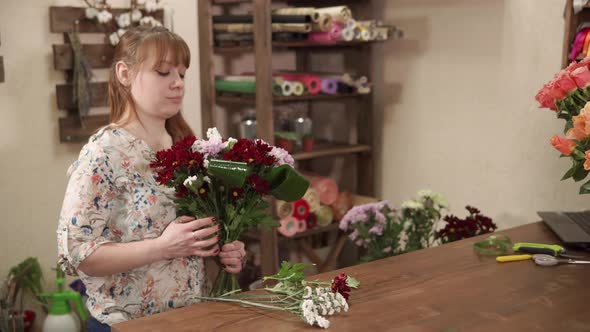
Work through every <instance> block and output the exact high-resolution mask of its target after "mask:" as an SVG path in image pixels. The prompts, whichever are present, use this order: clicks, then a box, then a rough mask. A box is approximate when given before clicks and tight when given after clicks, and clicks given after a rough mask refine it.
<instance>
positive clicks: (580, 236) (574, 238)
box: [537, 211, 590, 248]
mask: <svg viewBox="0 0 590 332" xmlns="http://www.w3.org/2000/svg"><path fill="white" fill-rule="evenodd" d="M537 214H538V215H539V217H541V218H542V219H543V221H544V222H545V224H546V225H547V226H549V228H551V230H552V231H553V232H554V233H555V234H556V235H557V237H559V239H560V240H561V241H563V243H564V244H566V245H568V246H574V247H580V248H590V211H580V212H557V211H539V212H537Z"/></svg>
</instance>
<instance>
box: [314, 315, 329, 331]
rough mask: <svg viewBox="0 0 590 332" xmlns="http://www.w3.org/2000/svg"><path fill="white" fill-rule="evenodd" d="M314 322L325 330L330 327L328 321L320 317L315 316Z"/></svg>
mask: <svg viewBox="0 0 590 332" xmlns="http://www.w3.org/2000/svg"><path fill="white" fill-rule="evenodd" d="M315 320H316V323H317V324H318V326H319V327H321V328H323V329H327V328H329V327H330V321H329V320H327V319H326V318H324V317H322V316H317V317H316V318H315Z"/></svg>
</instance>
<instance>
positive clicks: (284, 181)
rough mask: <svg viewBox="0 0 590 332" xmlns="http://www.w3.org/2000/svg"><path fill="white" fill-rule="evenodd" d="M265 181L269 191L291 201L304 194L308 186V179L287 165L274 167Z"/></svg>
mask: <svg viewBox="0 0 590 332" xmlns="http://www.w3.org/2000/svg"><path fill="white" fill-rule="evenodd" d="M267 181H268V182H269V183H270V192H271V194H272V195H273V196H274V197H276V198H277V199H280V200H283V201H287V202H293V201H296V200H298V199H300V198H301V197H303V195H304V194H305V192H306V191H307V188H308V187H309V181H307V180H306V179H305V178H304V177H303V176H301V175H300V174H299V173H297V172H296V171H295V170H294V169H293V167H291V166H289V165H286V164H285V165H281V166H279V167H274V168H273V169H272V170H271V171H270V174H269V176H268V177H267Z"/></svg>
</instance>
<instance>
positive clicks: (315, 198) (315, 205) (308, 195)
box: [303, 188, 320, 213]
mask: <svg viewBox="0 0 590 332" xmlns="http://www.w3.org/2000/svg"><path fill="white" fill-rule="evenodd" d="M303 199H304V200H305V201H307V204H309V211H310V212H313V213H315V212H316V211H318V210H319V209H320V195H318V193H317V192H316V191H315V190H314V189H313V188H309V189H307V191H306V192H305V195H303Z"/></svg>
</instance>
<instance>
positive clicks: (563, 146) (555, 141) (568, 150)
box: [551, 135, 590, 167]
mask: <svg viewBox="0 0 590 332" xmlns="http://www.w3.org/2000/svg"><path fill="white" fill-rule="evenodd" d="M551 145H553V147H554V148H555V149H557V151H559V152H561V153H562V154H563V155H565V156H569V155H571V154H572V152H573V151H574V149H575V148H576V143H575V142H573V141H571V140H569V139H567V138H565V137H561V136H559V135H553V137H551ZM588 156H589V154H588V152H586V162H588V165H589V167H590V161H588ZM584 167H586V164H584Z"/></svg>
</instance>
